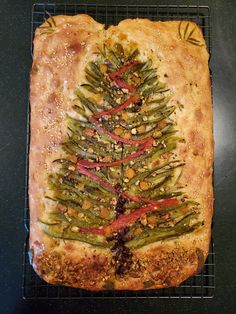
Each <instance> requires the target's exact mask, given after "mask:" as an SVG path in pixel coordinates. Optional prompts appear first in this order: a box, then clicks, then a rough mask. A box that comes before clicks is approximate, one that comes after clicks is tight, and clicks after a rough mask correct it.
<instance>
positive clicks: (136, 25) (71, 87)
mask: <svg viewBox="0 0 236 314" xmlns="http://www.w3.org/2000/svg"><path fill="white" fill-rule="evenodd" d="M208 58H209V55H208V52H207V49H206V44H205V41H204V38H203V36H202V32H201V30H200V28H199V27H198V26H197V25H196V24H194V23H192V22H188V21H182V22H180V21H171V22H153V21H149V20H147V19H127V20H123V21H121V22H120V23H119V25H118V26H111V27H109V28H108V29H105V28H104V25H102V24H99V23H97V22H96V21H94V20H93V19H92V18H91V17H89V16H87V15H76V16H55V17H50V18H49V19H48V20H47V21H46V22H45V23H44V24H43V25H41V26H40V27H39V28H38V29H37V30H36V33H35V39H34V59H33V67H32V73H31V88H30V102H31V119H30V125H31V139H30V155H29V205H30V251H31V256H32V265H33V267H34V269H35V271H36V272H37V273H38V274H39V276H40V277H41V278H43V279H44V280H46V281H47V282H49V283H52V284H60V285H61V284H62V285H66V286H72V287H78V288H83V289H89V290H110V289H119V290H121V289H125V290H142V289H157V288H163V287H169V286H176V285H179V284H180V283H181V282H182V281H184V280H185V279H187V278H188V277H189V276H192V275H194V274H196V273H197V272H199V271H200V270H201V268H202V266H203V265H204V262H205V259H206V257H207V255H208V250H209V243H210V237H211V220H212V211H213V191H212V162H213V135H212V105H211V88H210V76H209V68H208Z"/></svg>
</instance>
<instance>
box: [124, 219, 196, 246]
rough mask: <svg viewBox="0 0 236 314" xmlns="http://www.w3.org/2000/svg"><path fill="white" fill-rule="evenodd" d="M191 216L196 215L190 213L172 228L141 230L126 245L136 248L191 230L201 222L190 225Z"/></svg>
mask: <svg viewBox="0 0 236 314" xmlns="http://www.w3.org/2000/svg"><path fill="white" fill-rule="evenodd" d="M193 218H196V215H195V214H190V215H188V216H187V217H185V218H184V219H183V220H181V221H180V222H179V223H177V224H176V225H175V226H174V227H172V228H155V229H153V230H148V231H146V232H143V233H142V234H141V235H140V236H138V237H136V238H135V239H133V240H131V241H129V242H127V243H126V246H127V247H129V248H131V249H137V248H140V247H142V246H144V245H147V244H150V243H153V242H157V241H161V240H166V239H169V238H173V237H179V236H181V235H184V234H187V233H190V232H193V231H194V230H196V229H197V228H199V227H200V225H201V224H202V223H201V222H197V223H195V224H193V225H190V220H191V219H193Z"/></svg>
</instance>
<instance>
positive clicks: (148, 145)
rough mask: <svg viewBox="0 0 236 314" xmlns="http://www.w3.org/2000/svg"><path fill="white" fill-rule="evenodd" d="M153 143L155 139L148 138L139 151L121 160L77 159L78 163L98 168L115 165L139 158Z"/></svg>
mask: <svg viewBox="0 0 236 314" xmlns="http://www.w3.org/2000/svg"><path fill="white" fill-rule="evenodd" d="M152 143H153V139H152V138H149V139H147V141H146V143H144V144H143V147H142V148H141V149H140V150H138V151H137V152H135V153H131V154H129V155H127V156H126V157H125V158H123V159H119V160H116V161H112V162H90V161H87V160H78V161H77V164H80V165H82V166H84V167H86V168H96V167H113V166H118V165H120V164H122V163H124V162H128V161H130V160H132V159H134V158H137V157H139V156H141V155H142V154H143V153H144V152H145V151H146V149H148V148H149V147H151V146H152Z"/></svg>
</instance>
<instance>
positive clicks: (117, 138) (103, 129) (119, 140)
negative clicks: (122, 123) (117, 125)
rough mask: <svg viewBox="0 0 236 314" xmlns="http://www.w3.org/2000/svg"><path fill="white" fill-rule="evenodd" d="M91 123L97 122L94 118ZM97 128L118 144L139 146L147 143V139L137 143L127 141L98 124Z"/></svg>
mask: <svg viewBox="0 0 236 314" xmlns="http://www.w3.org/2000/svg"><path fill="white" fill-rule="evenodd" d="M90 121H91V122H93V123H96V120H95V119H93V117H91V118H90ZM96 128H97V129H98V130H99V131H101V132H103V133H105V134H107V135H109V136H110V137H111V138H113V139H114V140H116V141H117V142H121V143H124V144H127V145H134V146H139V145H140V144H143V143H145V142H146V141H147V139H142V140H137V141H134V140H128V139H125V138H123V137H120V136H118V135H116V134H114V133H112V132H110V131H108V130H106V129H105V128H104V127H102V126H101V125H99V124H97V123H96Z"/></svg>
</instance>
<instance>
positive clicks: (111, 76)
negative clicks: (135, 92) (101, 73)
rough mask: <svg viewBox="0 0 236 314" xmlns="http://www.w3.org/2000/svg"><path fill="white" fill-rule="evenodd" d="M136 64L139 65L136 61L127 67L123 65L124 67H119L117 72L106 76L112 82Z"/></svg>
mask: <svg viewBox="0 0 236 314" xmlns="http://www.w3.org/2000/svg"><path fill="white" fill-rule="evenodd" d="M138 64H140V62H139V61H137V60H134V61H132V62H130V63H129V64H128V65H124V66H122V67H120V68H119V70H117V71H113V72H110V73H109V74H108V75H109V77H110V79H111V80H114V79H115V78H116V77H120V76H122V75H123V74H124V73H125V72H127V71H128V70H129V69H131V68H132V67H134V66H135V65H138Z"/></svg>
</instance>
